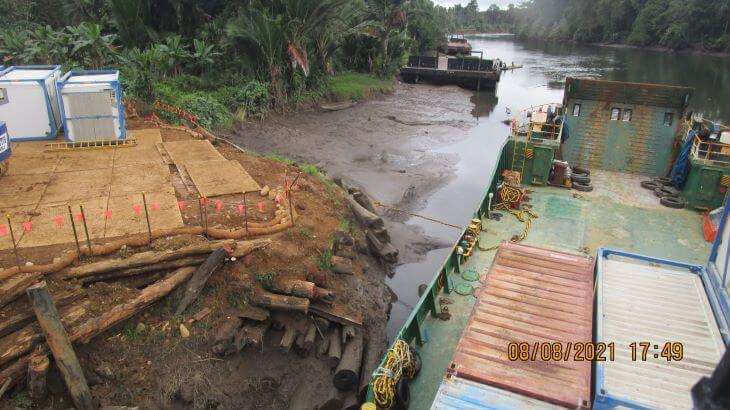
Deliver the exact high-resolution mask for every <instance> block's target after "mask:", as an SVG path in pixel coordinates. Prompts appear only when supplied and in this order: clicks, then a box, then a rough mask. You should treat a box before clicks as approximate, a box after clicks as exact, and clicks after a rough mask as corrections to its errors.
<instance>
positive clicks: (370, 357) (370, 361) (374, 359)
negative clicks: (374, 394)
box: [358, 340, 383, 401]
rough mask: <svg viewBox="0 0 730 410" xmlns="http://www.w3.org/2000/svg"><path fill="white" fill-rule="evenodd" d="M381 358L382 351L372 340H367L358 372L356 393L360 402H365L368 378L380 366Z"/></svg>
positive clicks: (368, 383)
mask: <svg viewBox="0 0 730 410" xmlns="http://www.w3.org/2000/svg"><path fill="white" fill-rule="evenodd" d="M382 357H383V349H382V348H381V347H379V346H378V344H377V343H375V342H373V341H372V340H368V341H367V343H365V348H364V352H363V359H362V366H361V371H360V387H359V391H358V397H359V398H360V400H361V401H365V399H366V397H367V394H368V386H369V385H370V378H371V377H372V374H373V373H374V372H375V370H376V369H377V368H378V366H379V365H380V360H381V359H382Z"/></svg>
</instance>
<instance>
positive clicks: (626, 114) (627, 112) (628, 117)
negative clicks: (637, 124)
mask: <svg viewBox="0 0 730 410" xmlns="http://www.w3.org/2000/svg"><path fill="white" fill-rule="evenodd" d="M621 120H622V121H631V110H629V109H624V115H623V116H622V117H621Z"/></svg>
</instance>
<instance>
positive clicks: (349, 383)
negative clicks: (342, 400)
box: [332, 332, 363, 391]
mask: <svg viewBox="0 0 730 410" xmlns="http://www.w3.org/2000/svg"><path fill="white" fill-rule="evenodd" d="M362 342H363V340H362V332H358V333H357V335H356V336H355V337H354V338H352V339H351V340H350V342H349V343H347V344H346V345H345V348H344V349H343V351H342V359H341V360H340V364H339V365H337V370H335V377H334V379H333V381H332V382H333V384H334V385H335V387H337V388H338V389H340V390H345V391H349V390H355V389H357V388H358V385H359V384H360V366H361V364H362Z"/></svg>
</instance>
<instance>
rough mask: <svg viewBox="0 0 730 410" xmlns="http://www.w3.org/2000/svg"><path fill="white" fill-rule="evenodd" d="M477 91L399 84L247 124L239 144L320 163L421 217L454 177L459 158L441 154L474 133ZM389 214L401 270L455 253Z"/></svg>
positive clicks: (402, 218) (444, 243) (331, 173)
mask: <svg viewBox="0 0 730 410" xmlns="http://www.w3.org/2000/svg"><path fill="white" fill-rule="evenodd" d="M471 96H472V93H471V92H468V91H465V90H462V89H460V88H458V87H434V86H428V85H409V84H403V83H398V84H396V86H395V90H394V92H393V94H391V95H384V96H381V97H380V98H377V99H374V100H370V101H364V102H361V103H359V104H357V105H356V106H354V107H352V108H348V109H345V110H340V111H332V112H327V111H316V110H315V111H307V112H300V113H295V114H292V115H288V116H278V117H273V118H270V119H268V120H267V121H265V122H263V123H257V124H246V125H245V126H243V127H242V128H240V129H239V130H238V132H237V134H236V135H235V137H233V141H234V142H235V143H237V144H238V145H240V146H242V147H244V148H247V149H251V150H254V151H257V152H260V153H276V154H279V155H285V156H287V157H289V158H292V159H294V160H297V161H302V162H306V163H311V164H316V165H317V166H318V167H320V168H322V169H324V170H326V171H327V173H328V175H329V176H330V177H333V178H335V177H342V178H345V179H346V180H348V181H350V182H351V183H352V184H354V185H356V186H358V187H360V188H362V189H363V190H364V191H366V192H367V193H368V194H369V195H370V196H371V197H372V198H373V199H374V200H376V201H380V202H382V203H384V204H390V205H394V206H396V207H398V208H402V209H406V210H408V211H411V212H417V211H419V210H421V209H423V208H424V207H425V206H426V198H428V196H429V195H430V194H431V193H433V192H434V191H436V190H438V189H439V188H441V187H443V186H445V185H446V184H447V183H448V182H449V181H450V180H451V179H453V178H454V175H455V172H456V167H457V165H456V164H457V163H458V162H459V158H458V154H454V153H440V152H438V151H437V149H438V148H439V147H445V146H449V145H451V144H455V143H457V142H459V141H460V140H462V139H464V138H465V137H466V136H467V135H468V132H469V130H470V129H471V128H472V127H473V126H474V117H473V115H472V110H473V109H474V103H472V102H471V101H470V97H471ZM383 211H384V212H382V214H383V217H384V219H385V221H386V226H387V228H388V230H389V231H390V234H391V236H392V238H393V244H394V245H395V246H396V247H398V249H399V250H400V261H399V262H400V263H409V262H414V261H416V260H419V259H420V258H421V257H422V256H423V255H425V254H426V253H427V252H428V251H430V250H433V249H437V248H442V247H446V246H449V245H450V244H451V243H450V242H449V241H446V240H444V239H443V238H437V237H431V236H427V235H425V234H424V232H423V230H422V229H421V228H420V227H418V226H414V225H408V224H404V223H403V222H404V221H405V220H407V219H408V217H407V216H405V215H403V214H401V213H398V212H393V211H385V210H383Z"/></svg>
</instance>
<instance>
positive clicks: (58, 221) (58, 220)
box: [53, 215, 63, 226]
mask: <svg viewBox="0 0 730 410" xmlns="http://www.w3.org/2000/svg"><path fill="white" fill-rule="evenodd" d="M53 220H54V221H56V225H57V226H63V218H61V215H56V216H54V217H53Z"/></svg>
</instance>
